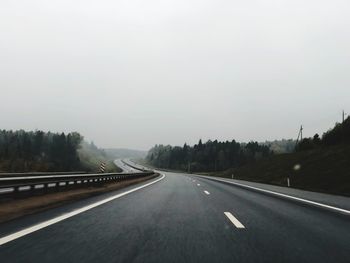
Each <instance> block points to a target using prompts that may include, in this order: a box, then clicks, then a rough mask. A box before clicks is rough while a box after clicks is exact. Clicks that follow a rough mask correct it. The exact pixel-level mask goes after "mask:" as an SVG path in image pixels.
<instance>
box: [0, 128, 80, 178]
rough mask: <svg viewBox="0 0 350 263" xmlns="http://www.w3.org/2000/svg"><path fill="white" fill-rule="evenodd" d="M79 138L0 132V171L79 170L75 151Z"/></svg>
mask: <svg viewBox="0 0 350 263" xmlns="http://www.w3.org/2000/svg"><path fill="white" fill-rule="evenodd" d="M82 140H83V137H82V136H81V135H80V134H79V133H76V132H72V133H68V134H65V133H51V132H43V131H29V132H27V131H24V130H18V131H12V130H0V170H1V171H10V172H15V171H18V172H26V171H71V170H75V169H79V168H80V160H79V157H78V153H77V150H78V148H79V146H80V143H81V142H82Z"/></svg>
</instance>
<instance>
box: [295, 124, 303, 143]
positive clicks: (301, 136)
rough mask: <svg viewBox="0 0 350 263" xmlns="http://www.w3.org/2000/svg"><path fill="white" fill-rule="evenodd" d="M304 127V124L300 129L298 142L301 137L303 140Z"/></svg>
mask: <svg viewBox="0 0 350 263" xmlns="http://www.w3.org/2000/svg"><path fill="white" fill-rule="evenodd" d="M303 129H304V128H303V125H301V126H300V129H299V133H298V138H297V143H298V141H299V139H300V141H302V140H303Z"/></svg>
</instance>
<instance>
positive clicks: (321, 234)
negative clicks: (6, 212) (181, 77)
mask: <svg viewBox="0 0 350 263" xmlns="http://www.w3.org/2000/svg"><path fill="white" fill-rule="evenodd" d="M161 173H162V174H163V175H162V176H160V177H158V178H155V179H153V180H151V181H147V182H144V183H141V184H138V185H136V186H135V185H134V186H130V187H128V188H124V189H121V190H118V191H116V192H112V193H108V194H104V195H100V196H95V197H92V198H88V199H85V200H81V201H77V202H74V203H71V204H68V205H65V206H62V207H59V208H55V209H51V210H48V211H45V212H42V213H39V214H35V215H31V216H26V217H24V218H21V219H17V220H14V221H11V222H8V223H4V224H2V225H0V233H1V234H0V244H1V245H0V259H1V262H350V216H349V215H346V214H344V213H338V212H336V211H332V210H329V209H324V208H320V207H316V206H312V205H308V204H305V203H302V202H296V201H293V200H288V199H286V198H279V197H277V196H273V195H269V194H266V193H263V192H258V191H252V190H249V189H244V188H241V187H238V186H234V185H229V184H225V183H222V182H217V181H212V180H208V179H206V178H201V177H197V176H194V175H187V174H179V173H170V172H161ZM69 212H70V213H71V214H67V213H69ZM62 215H63V216H62ZM39 222H40V223H42V224H41V225H40V227H35V226H37V225H36V224H37V223H39ZM33 226H34V227H33ZM9 237H10V238H9ZM6 238H8V239H6Z"/></svg>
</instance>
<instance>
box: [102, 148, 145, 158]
mask: <svg viewBox="0 0 350 263" xmlns="http://www.w3.org/2000/svg"><path fill="white" fill-rule="evenodd" d="M104 151H105V153H106V154H108V155H109V156H110V157H112V158H114V159H123V158H134V159H141V158H144V157H145V156H146V155H147V151H141V150H133V149H124V148H110V149H104Z"/></svg>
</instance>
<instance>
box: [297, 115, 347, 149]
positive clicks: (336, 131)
mask: <svg viewBox="0 0 350 263" xmlns="http://www.w3.org/2000/svg"><path fill="white" fill-rule="evenodd" d="M349 143H350V117H348V118H347V119H345V120H344V122H343V123H336V124H335V126H334V128H332V129H330V130H328V131H327V132H325V133H324V134H323V135H322V137H320V136H319V135H318V134H317V133H316V134H315V135H314V136H313V137H312V138H304V139H303V140H301V141H300V142H299V143H298V145H297V146H296V151H305V150H312V149H318V148H321V147H327V146H333V145H340V144H349Z"/></svg>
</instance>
